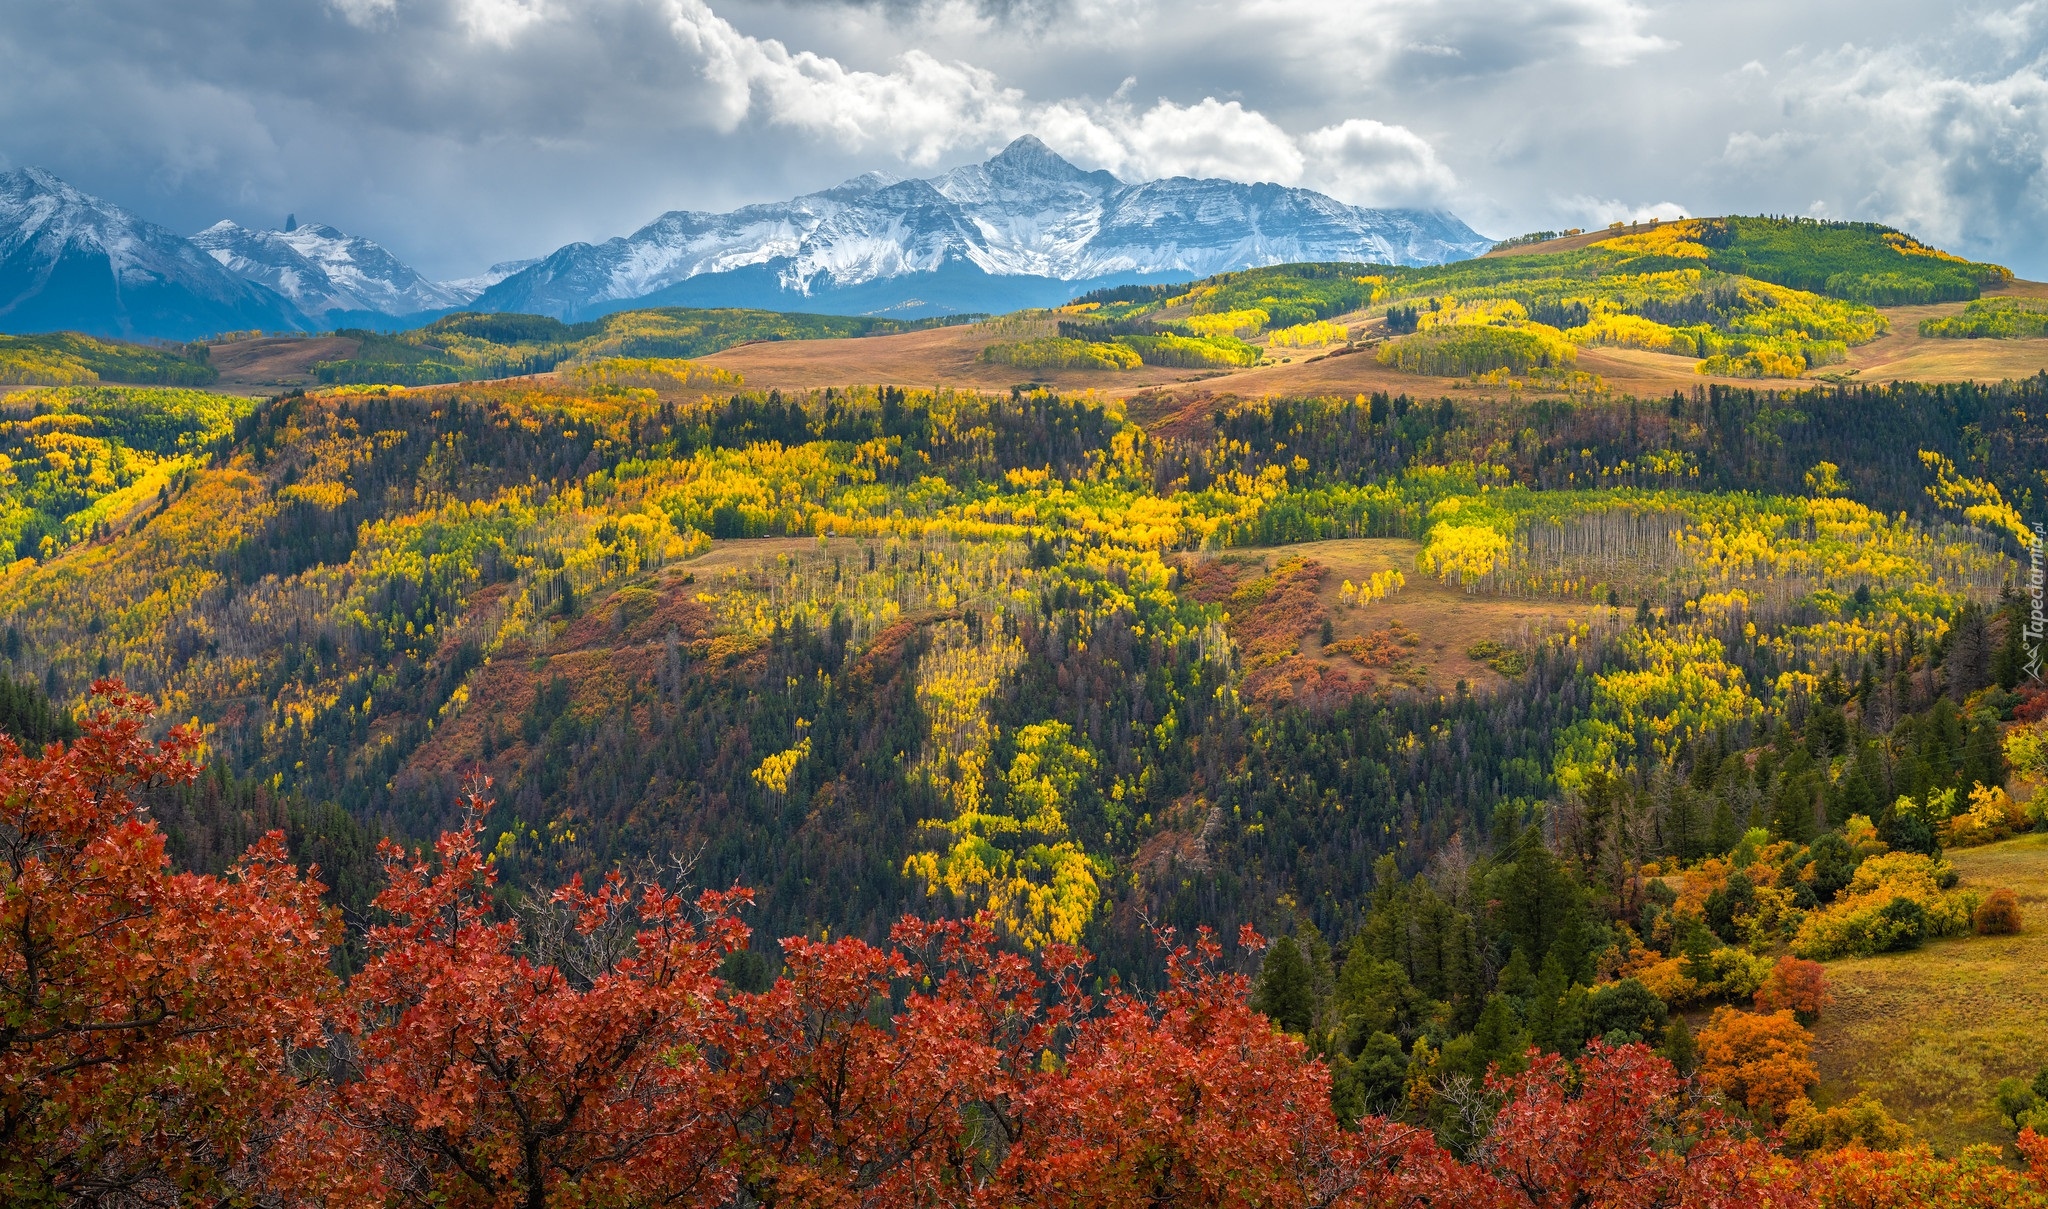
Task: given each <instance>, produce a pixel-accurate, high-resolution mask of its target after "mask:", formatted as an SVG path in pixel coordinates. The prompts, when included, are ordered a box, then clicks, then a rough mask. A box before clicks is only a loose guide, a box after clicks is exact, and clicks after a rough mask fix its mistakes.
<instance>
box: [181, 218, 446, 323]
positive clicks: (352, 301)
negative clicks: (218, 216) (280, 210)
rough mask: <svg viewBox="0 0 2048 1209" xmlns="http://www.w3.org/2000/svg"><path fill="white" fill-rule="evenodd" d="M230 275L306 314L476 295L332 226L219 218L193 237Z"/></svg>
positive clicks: (394, 309)
mask: <svg viewBox="0 0 2048 1209" xmlns="http://www.w3.org/2000/svg"><path fill="white" fill-rule="evenodd" d="M192 242H193V243H195V244H197V245H199V246H200V247H202V248H204V249H206V250H207V251H208V252H209V253H211V254H212V256H213V258H214V259H215V260H217V261H219V262H220V263H221V265H222V266H223V267H225V268H226V269H228V270H229V271H230V272H233V273H237V274H239V275H241V276H243V277H246V278H248V279H249V280H251V281H255V282H258V283H260V284H262V285H265V286H268V287H269V288H271V289H273V290H276V291H277V292H278V293H280V294H282V295H284V296H285V297H286V298H289V299H291V300H292V301H293V302H294V303H296V304H298V307H299V309H300V310H303V311H305V312H306V313H307V314H309V315H316V316H318V315H326V314H328V313H329V312H332V311H374V312H377V313H379V314H384V315H408V314H416V313H418V312H421V311H434V310H447V309H449V308H451V307H456V306H460V305H462V304H463V303H465V302H467V301H469V300H470V299H471V298H474V297H475V296H476V293H478V292H481V290H482V288H486V287H479V289H478V291H475V292H470V293H467V294H465V293H464V292H463V291H462V290H460V289H456V288H451V287H450V286H448V285H446V284H437V283H435V282H431V281H428V280H427V279H426V278H424V277H422V276H420V275H419V274H418V273H416V272H414V271H413V269H412V267H411V266H409V265H407V264H406V263H405V262H403V261H401V260H399V259H398V258H397V257H396V256H393V255H392V254H391V253H390V252H388V251H386V250H385V249H384V248H383V247H381V246H379V245H378V244H376V243H374V242H372V241H370V240H367V239H364V238H362V237H361V236H359V235H349V234H345V233H344V232H341V231H337V230H335V229H334V228H333V227H329V226H323V225H320V224H317V223H315V224H308V225H306V226H298V227H294V228H292V229H291V230H288V231H252V230H250V229H249V228H247V227H243V226H239V225H237V224H235V223H232V222H229V221H226V220H225V219H224V220H222V221H220V222H217V223H215V224H214V225H212V226H210V227H208V228H207V229H206V230H204V231H201V232H200V233H199V234H197V235H194V236H193V237H192Z"/></svg>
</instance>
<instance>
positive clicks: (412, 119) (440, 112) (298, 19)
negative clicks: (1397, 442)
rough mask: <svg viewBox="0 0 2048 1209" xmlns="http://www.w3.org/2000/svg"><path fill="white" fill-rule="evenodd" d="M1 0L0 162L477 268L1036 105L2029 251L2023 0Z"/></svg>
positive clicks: (1251, 154)
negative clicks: (1935, 0)
mask: <svg viewBox="0 0 2048 1209" xmlns="http://www.w3.org/2000/svg"><path fill="white" fill-rule="evenodd" d="M1936 9H1937V6H1929V5H1925V4H1908V3H1901V2H1898V0H1873V2H1871V3H1862V4H1854V5H1851V4H1847V3H1838V2H1836V0H1817V2H1816V3H1813V4H1802V5H1785V4H1765V3H1760V2H1752V0H1735V2H1734V3H1725V4H1716V5H1712V6H1708V5H1691V4H1655V3H1647V2H1639V0H1513V2H1509V3H1498V2H1493V3H1481V2H1479V0H1402V2H1400V3H1394V2H1391V0H1349V2H1338V3H1331V2H1330V0H1318V2H1317V3H1298V2H1281V0H1241V2H1238V3H1223V2H1220V0H1213V2H1212V0H1182V2H1180V3H1168V2H1166V0H1097V2H1094V3H1086V4H1083V3H1079V2H1078V0H1076V2H1065V0H1011V2H1004V0H879V2H876V3H844V2H840V0H809V2H796V0H185V2H184V3H180V4H178V5H176V6H166V5H163V4H161V3H158V2H155V0H72V2H70V3H66V4H62V5H51V4H48V3H31V2H28V0H0V56H4V59H0V61H5V62H7V63H8V64H9V65H10V70H9V71H7V72H5V73H0V119H4V120H0V160H4V162H6V163H7V164H14V165H19V164H36V165H40V166H43V167H46V168H49V169H50V170H52V171H54V172H56V173H58V174H59V175H61V176H65V177H67V178H69V179H71V180H73V182H74V183H76V184H78V185H79V186H80V187H82V188H86V189H88V190H91V191H93V192H96V193H100V194H102V195H104V196H107V197H109V198H111V199H112V200H115V201H118V202H120V203H122V204H124V205H127V206H129V207H130V208H132V209H135V210H137V211H139V212H141V213H143V214H145V215H148V216H150V217H152V218H156V219H158V220H159V221H162V222H165V223H166V224H168V225H171V226H174V227H178V228H180V229H184V230H197V229H199V228H200V227H203V226H205V225H208V224H210V223H212V222H213V221H215V220H216V219H219V218H223V217H227V218H235V219H237V220H240V221H246V222H252V223H257V224H262V225H270V224H273V223H275V222H277V221H278V220H279V219H281V218H282V216H283V214H284V213H285V212H287V211H295V212H297V213H298V214H299V215H300V216H301V217H302V218H304V217H306V216H308V215H312V216H317V217H318V218H319V219H320V220H321V221H325V222H329V223H333V224H335V225H337V226H340V227H343V228H345V229H348V230H352V231H358V232H360V233H362V234H365V235H368V236H370V237H372V238H375V239H377V240H379V241H380V242H383V243H385V244H386V245H387V246H390V247H391V248H392V249H393V250H394V251H396V252H398V253H399V254H400V255H401V256H403V257H405V258H406V259H408V260H410V261H412V262H414V263H415V264H417V265H418V266H419V267H420V268H421V269H422V270H424V271H426V272H428V273H430V274H433V275H442V276H448V275H455V274H459V273H464V272H470V271H474V270H476V269H478V268H480V267H481V266H482V265H484V264H486V263H489V262H490V261H493V260H501V259H506V258H510V257H514V256H524V255H534V254H537V253H541V252H545V251H547V250H549V249H551V248H553V247H554V246H556V245H558V244H561V243H564V242H567V241H569V240H573V239H601V238H604V237H607V236H609V235H612V234H616V233H619V232H622V231H626V230H630V229H632V228H633V227H635V226H637V225H639V224H640V223H642V222H644V221H646V220H647V219H649V218H651V217H653V216H654V215H655V214H657V213H659V212H661V211H663V210H668V209H675V208H698V209H723V208H728V207H730V206H733V205H738V204H743V203H745V202H749V201H758V200H766V199H771V198H777V197H783V196H788V195H790V194H792V193H796V192H801V191H807V190H810V189H815V188H820V187H823V186H826V185H829V184H832V183H834V182H836V181H837V180H839V179H842V178H844V177H846V176H851V175H853V174H855V173H857V172H860V171H864V170H867V169H871V168H881V169H885V170H889V171H894V172H898V173H900V174H928V173H930V172H935V171H937V170H940V169H943V168H945V167H949V166H951V165H953V164H957V163H961V162H965V161H967V160H970V159H978V158H980V157H982V156H983V155H985V154H987V152H989V151H990V150H992V149H993V148H995V147H997V146H1000V145H1001V144H1002V143H1004V142H1006V141H1007V140H1008V139H1009V138H1011V137H1013V136H1015V135H1017V134H1020V133H1025V132H1033V133H1037V134H1038V135H1039V136H1040V137H1042V138H1044V139H1045V140H1046V141H1047V142H1048V143H1049V144H1051V145H1052V146H1053V147H1055V148H1056V149H1058V150H1059V151H1061V152H1062V153H1063V154H1066V155H1067V156H1068V157H1069V158H1071V159H1074V160H1075V161H1076V162H1079V163H1082V164H1084V165H1086V166H1089V167H1102V168H1107V169H1109V170H1111V171H1113V172H1116V173H1117V174H1119V175H1121V176H1124V177H1126V178H1130V179H1139V178H1145V177H1153V176H1166V175H1176V174H1186V175H1205V176H1222V177H1229V178H1233V179H1239V180H1273V181H1278V182H1281V183H1286V184H1297V185H1304V186H1307V187H1310V188H1315V189H1320V190H1323V191H1326V192H1329V193H1332V194H1334V195H1336V196H1338V197H1341V198H1343V199H1345V200H1347V201H1353V202H1357V203H1361V204H1374V205H1425V206H1444V207H1447V208H1450V209H1453V210H1456V211H1457V212H1458V213H1460V214H1461V215H1462V216H1463V217H1465V218H1466V219H1467V220H1468V221H1470V222H1472V223H1473V224H1474V225H1476V226H1478V227H1480V229H1482V230H1486V231H1489V232H1492V233H1494V234H1512V233H1515V232H1517V231H1521V230H1527V229H1533V228H1538V227H1556V226H1564V225H1583V224H1585V223H1589V222H1593V221H1603V222H1604V221H1609V220H1611V219H1612V218H1613V217H1626V216H1630V215H1635V214H1649V213H1676V212H1680V211H1683V212H1687V213H1710V212H1719V211H1731V210H1733V211H1746V212H1757V211H1771V212H1796V213H1823V214H1827V215H1829V216H1834V217H1865V218H1873V219H1878V220H1882V221H1889V222H1894V223H1898V224H1900V225H1904V226H1908V227H1911V228H1913V229H1915V230H1917V231H1919V232H1921V233H1922V234H1924V235H1927V236H1928V237H1930V238H1934V239H1937V240H1941V241H1944V242H1947V243H1949V244H1951V245H1952V246H1955V247H1957V248H1959V249H1962V250H1967V251H1969V252H1970V253H1971V254H1973V255H1982V256H1989V257H1994V258H1997V259H2001V260H2004V261H2005V262H2006V263H2009V264H2012V265H2014V267H2016V268H2018V269H2020V270H2021V271H2022V272H2023V273H2029V274H2031V275H2035V276H2039V275H2041V274H2043V273H2048V251H2044V249H2043V248H2042V247H2041V242H2042V241H2040V240H2039V238H2038V236H2037V234H2036V233H2037V232H2038V231H2039V230H2041V229H2043V225H2044V223H2048V160H2044V147H2048V116H2044V114H2048V4H2043V3H2041V2H2039V0H2036V2H2035V3H2029V4H2020V5H1986V6H1982V7H1979V8H1968V9H1965V10H1963V12H1962V14H1961V16H1960V17H1957V16H1955V15H1954V14H1953V13H1951V12H1942V11H1936Z"/></svg>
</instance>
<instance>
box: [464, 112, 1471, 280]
mask: <svg viewBox="0 0 2048 1209" xmlns="http://www.w3.org/2000/svg"><path fill="white" fill-rule="evenodd" d="M1490 246H1491V241H1489V240H1487V239H1486V238H1485V237H1483V236H1481V235H1479V234H1478V233H1477V232H1475V231H1473V230H1472V229H1471V228H1470V227H1468V226H1466V225H1465V224H1464V223H1463V222H1461V221H1459V219H1458V218H1457V217H1456V216H1454V215H1452V214H1449V213H1445V212H1442V211H1429V210H1371V209H1363V208H1360V207H1357V206H1349V205H1346V204H1344V203H1343V202H1340V201H1337V200H1336V199H1334V198H1331V197H1328V196H1325V195H1324V194H1321V193H1316V192H1314V191H1312V190H1308V189H1294V188H1287V187H1285V186H1281V185H1271V184H1263V185H1246V184H1240V183H1237V182H1234V181H1223V180H1197V179H1193V178H1189V177H1173V178H1171V179H1167V180H1156V181H1146V182H1142V183H1139V184H1129V183H1126V182H1124V181H1122V180H1119V179H1118V178H1116V177H1115V176H1113V175H1111V174H1110V173H1107V172H1101V171H1096V172H1089V171H1084V170H1083V169H1081V168H1078V167H1076V166H1075V165H1073V164H1071V163H1069V162H1067V161H1066V160H1065V159H1063V158H1061V157H1060V156H1059V155H1057V154H1056V153H1054V152H1053V151H1052V150H1051V149H1050V148H1048V147H1047V146H1046V145H1045V144H1044V143H1042V142H1040V141H1039V140H1037V139H1036V138H1032V137H1030V136H1028V135H1027V136H1025V137H1023V138H1020V139H1018V140H1016V141H1015V142H1013V143H1011V144H1010V145H1009V146H1008V147H1006V148H1004V149H1003V151H1002V152H1000V153H999V154H997V155H996V156H994V157H993V158H991V159H989V160H987V161H985V162H983V163H979V164H970V165H967V166H965V167H962V168H956V169H953V170H952V171H950V172H947V173H944V174H942V175H940V176H937V177H934V178H932V179H929V180H898V179H896V178H894V177H891V176H888V175H887V174H884V173H868V174H866V175H863V176H859V177H855V178H854V179H853V180H850V181H847V182H846V183H844V184H842V185H839V186H836V187H834V188H831V189H826V190H823V191H821V192H818V193H810V194H805V195H804V196H802V197H798V198H794V199H792V200H790V201H786V202H774V203H769V204H764V205H755V206H747V207H743V208H741V209H738V210H734V211H732V212H730V213H726V214H712V213H706V212H702V211H688V210H676V211H671V212H669V213H667V214H664V215H662V216H661V217H660V218H657V219H655V220H654V221H653V222H651V223H649V224H648V225H647V226H645V227H642V228H641V229H640V230H638V231H636V232H634V233H633V234H632V235H630V236H624V237H620V238H614V239H610V240H607V241H605V242H604V243H601V244H587V243H576V244H570V245H568V246H567V247H564V248H561V249H559V250H558V251H556V252H555V253H554V254H553V255H551V256H548V257H547V258H545V259H544V260H542V261H540V262H539V263H537V264H534V265H532V266H531V267H529V268H527V269H525V270H523V271H521V272H519V273H515V274H513V275H512V276H510V277H508V278H506V279H505V280H504V281H501V282H499V283H498V284H497V285H494V286H492V287H491V288H490V289H487V290H485V291H484V292H483V293H482V294H481V295H480V296H479V297H478V298H477V299H476V301H475V303H474V305H475V306H476V307H477V308H478V309H481V310H501V311H524V312H534V313H541V314H549V315H555V316H558V317H560V318H564V319H577V318H587V317H589V316H592V315H598V314H603V313H605V312H608V311H614V310H620V309H624V308H626V307H629V306H650V305H662V304H672V305H690V304H694V305H730V306H763V307H770V308H774V309H781V310H813V311H824V312H839V313H845V312H877V311H892V312H899V313H920V312H925V313H930V312H942V311H949V310H950V311H963V310H986V311H1000V310H1007V309H1011V308H1013V307H1017V306H1027V305H1045V304H1048V303H1053V302H1060V301H1064V300H1066V299H1067V298H1070V297H1072V296H1073V295H1074V294H1075V293H1078V292H1081V291H1083V290H1086V289H1090V288H1094V287H1095V286H1097V285H1105V284H1115V283H1121V282H1127V281H1145V280H1187V279H1192V278H1195V277H1201V276H1206V275H1208V274H1211V273H1217V272H1223V271H1227V270H1230V269H1239V268H1250V267H1254V266H1258V265H1269V264H1282V263H1288V262H1293V261H1330V260H1348V261H1365V262H1371V263H1380V264H1441V263H1443V262H1445V261H1449V260H1460V259H1464V258H1466V257H1470V256H1476V255H1478V254H1479V253H1481V252H1484V251H1486V250H1487V248H1488V247H1490Z"/></svg>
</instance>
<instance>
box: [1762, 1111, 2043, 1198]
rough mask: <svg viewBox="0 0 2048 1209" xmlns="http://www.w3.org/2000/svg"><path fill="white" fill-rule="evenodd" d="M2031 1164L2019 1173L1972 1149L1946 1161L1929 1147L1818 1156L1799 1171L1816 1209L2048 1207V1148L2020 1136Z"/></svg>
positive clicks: (1851, 1149)
mask: <svg viewBox="0 0 2048 1209" xmlns="http://www.w3.org/2000/svg"><path fill="white" fill-rule="evenodd" d="M2020 1150H2021V1153H2023V1154H2025V1155H2026V1156H2027V1157H2028V1159H2029V1160H2030V1167H2029V1170H2027V1171H2016V1170H2014V1169H2013V1168H2011V1167H2009V1166H2007V1165H2006V1164H2005V1163H2004V1162H2002V1161H2001V1160H2000V1156H1999V1154H1998V1152H1997V1149H1996V1148H1994V1147H1971V1148H1969V1149H1968V1150H1965V1151H1964V1153H1963V1154H1962V1155H1961V1156H1960V1157H1957V1158H1941V1157H1938V1156H1936V1155H1935V1154H1934V1152H1933V1151H1932V1150H1930V1149H1928V1148H1927V1147H1926V1146H1924V1145H1923V1146H1916V1147H1912V1148H1910V1149H1905V1150H1866V1149H1864V1148H1863V1147H1862V1146H1847V1147H1844V1148H1843V1149H1840V1150H1833V1151H1827V1152H1824V1153H1821V1154H1816V1155H1814V1156H1813V1157H1812V1158H1810V1159H1808V1160H1806V1161H1805V1162H1804V1163H1803V1164H1801V1165H1799V1166H1798V1167H1797V1168H1795V1169H1793V1171H1792V1172H1791V1173H1790V1175H1791V1178H1796V1179H1798V1180H1800V1181H1802V1182H1803V1183H1804V1185H1805V1187H1806V1188H1807V1189H1808V1190H1809V1192H1810V1193H1811V1195H1812V1198H1813V1201H1812V1203H1813V1204H1814V1205H1815V1206H1816V1209H2048V1142H2044V1141H2043V1140H2042V1139H2041V1138H2039V1137H2036V1136H2035V1135H2034V1133H2033V1131H2031V1130H2025V1131H2022V1132H2021V1134H2020Z"/></svg>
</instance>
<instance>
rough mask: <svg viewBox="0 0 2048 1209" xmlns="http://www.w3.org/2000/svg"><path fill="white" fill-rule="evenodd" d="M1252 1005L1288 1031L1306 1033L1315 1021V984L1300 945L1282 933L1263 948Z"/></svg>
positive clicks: (1299, 1033) (1298, 1033)
mask: <svg viewBox="0 0 2048 1209" xmlns="http://www.w3.org/2000/svg"><path fill="white" fill-rule="evenodd" d="M1252 1006H1253V1007H1255V1008H1257V1009H1258V1010H1259V1011H1261V1012H1264V1013H1265V1014H1266V1016H1267V1018H1268V1019H1270V1020H1272V1022H1273V1023H1274V1024H1277V1025H1279V1026H1280V1027H1281V1028H1282V1029H1284V1030H1285V1031H1287V1032H1290V1033H1294V1034H1297V1035H1306V1034H1307V1033H1308V1031H1309V1029H1310V1028H1311V1027H1313V1026H1314V1024H1315V1019H1316V996H1315V983H1314V980H1313V978H1312V976H1311V975H1310V973H1309V968H1308V962H1307V961H1305V960H1304V959H1303V958H1302V955H1301V946H1300V945H1298V944H1296V943H1295V942H1294V938H1293V937H1292V936H1283V937H1281V938H1280V939H1279V940H1276V941H1274V942H1273V947H1272V948H1270V949H1268V950H1266V960H1265V962H1264V963H1263V964H1262V965H1261V966H1260V967H1259V981H1258V987H1257V989H1256V990H1255V991H1254V993H1253V995H1252Z"/></svg>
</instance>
